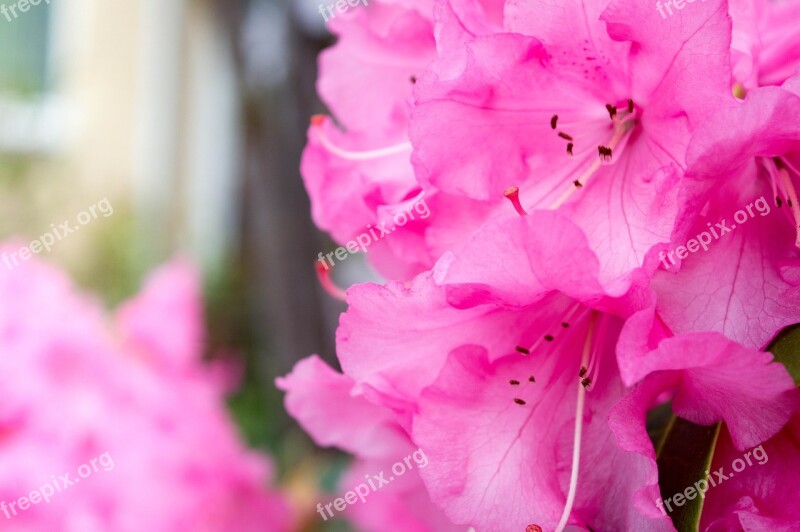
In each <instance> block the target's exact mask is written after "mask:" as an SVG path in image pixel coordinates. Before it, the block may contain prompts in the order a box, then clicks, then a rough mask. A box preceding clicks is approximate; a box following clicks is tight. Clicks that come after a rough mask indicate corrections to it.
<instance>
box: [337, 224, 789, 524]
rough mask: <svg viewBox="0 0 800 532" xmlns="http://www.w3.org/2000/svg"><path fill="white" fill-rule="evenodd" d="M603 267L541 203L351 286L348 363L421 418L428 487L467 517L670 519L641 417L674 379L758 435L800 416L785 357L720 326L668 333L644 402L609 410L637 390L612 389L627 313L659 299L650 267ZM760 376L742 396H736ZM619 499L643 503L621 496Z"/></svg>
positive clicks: (489, 520)
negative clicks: (635, 273)
mask: <svg viewBox="0 0 800 532" xmlns="http://www.w3.org/2000/svg"><path fill="white" fill-rule="evenodd" d="M599 271H600V263H599V260H598V258H597V257H596V256H594V255H593V253H592V252H591V250H590V248H589V245H588V241H587V239H586V237H585V236H584V235H583V234H582V233H581V231H580V230H579V229H578V228H577V227H575V226H574V225H573V224H572V223H571V222H569V221H568V220H567V219H565V218H564V217H563V215H559V214H556V213H548V212H536V213H533V214H531V215H530V216H527V217H525V218H519V219H516V220H514V221H512V222H507V221H502V222H496V223H489V224H487V225H486V226H484V227H483V228H482V229H481V230H480V231H479V232H478V233H477V234H476V235H475V236H474V237H473V239H472V240H471V241H470V242H469V243H468V244H467V245H466V246H465V247H464V249H463V250H462V252H461V253H460V254H459V255H457V256H453V255H446V256H445V257H444V258H443V259H442V260H441V261H440V262H439V264H438V265H437V268H436V269H435V270H434V271H433V272H432V273H430V274H424V275H421V276H419V277H417V278H416V279H414V281H413V282H412V283H411V284H410V286H408V287H407V288H406V287H404V286H402V285H401V284H400V283H390V284H389V285H387V287H377V286H372V285H365V286H359V287H354V288H352V289H350V291H349V294H348V295H349V298H348V299H349V302H350V305H351V308H350V310H348V312H347V314H345V315H344V316H343V318H342V321H341V327H340V331H339V335H338V350H339V355H340V359H341V361H342V366H343V368H344V370H345V373H346V374H348V375H349V376H351V377H352V378H353V379H354V380H355V381H356V383H357V386H358V387H359V388H360V389H364V390H365V393H366V392H367V391H369V394H368V396H369V397H370V398H371V399H372V400H374V401H379V402H380V403H381V404H384V405H386V406H387V407H390V408H392V409H393V410H395V411H397V412H398V413H399V414H400V416H401V417H400V419H401V421H402V422H403V425H404V426H406V427H410V428H411V434H412V438H413V440H414V442H415V443H416V444H418V445H420V447H421V448H422V449H423V450H424V451H425V452H426V453H427V455H428V456H429V457H430V466H429V467H427V468H426V469H425V470H423V471H422V476H423V479H424V480H425V483H426V485H427V487H428V490H429V492H430V494H431V497H432V498H433V500H434V502H436V503H437V504H439V505H440V506H442V508H443V509H444V510H445V512H446V513H447V515H448V517H449V518H450V519H452V520H453V521H454V522H456V523H461V524H465V525H466V524H468V525H471V526H474V527H476V528H477V529H480V530H490V531H492V530H497V531H501V530H513V529H524V527H525V526H526V525H527V524H537V525H539V526H542V527H544V528H545V529H553V528H556V529H558V530H563V527H564V525H566V524H567V523H571V524H580V525H583V526H591V527H592V528H594V529H601V530H607V529H611V530H619V529H636V530H640V529H647V530H650V529H654V530H655V529H662V528H663V529H670V527H671V524H670V523H669V521H668V519H666V518H665V516H663V515H662V514H661V513H660V512H659V511H658V510H657V509H656V507H655V506H654V505H653V504H652V501H653V500H654V499H655V498H656V497H657V494H658V489H657V470H656V466H655V455H654V451H653V449H652V445H651V444H650V443H649V439H648V438H647V435H646V432H645V430H644V417H645V414H646V412H647V407H648V406H652V405H653V404H654V402H655V399H656V398H660V397H663V395H662V394H664V393H668V394H669V395H670V396H673V397H674V401H675V405H676V407H675V408H676V411H677V412H679V413H680V414H681V415H684V416H686V417H688V418H689V419H693V420H695V421H697V422H700V423H706V424H707V423H713V422H716V421H720V420H725V421H726V422H728V423H729V426H730V427H731V431H732V434H734V437H735V438H736V441H737V442H739V443H744V444H751V443H757V442H758V441H762V440H763V439H766V438H768V437H770V436H771V435H773V434H775V433H776V432H777V431H778V430H780V428H781V426H782V425H783V424H784V423H785V422H786V421H787V419H788V417H789V415H790V413H791V411H792V410H793V408H794V407H795V405H796V397H795V395H794V392H795V390H794V386H793V383H792V382H791V379H790V378H789V376H788V374H787V373H786V370H785V369H784V368H783V367H782V366H780V365H778V364H769V361H770V360H771V356H769V355H765V354H764V353H760V352H758V351H756V350H754V349H748V348H744V347H741V346H736V345H735V344H734V343H733V342H731V341H730V340H726V339H725V338H723V337H722V336H719V335H718V336H713V337H712V336H708V337H705V336H697V337H681V338H675V339H670V340H664V341H663V342H661V343H660V345H658V346H657V348H656V349H655V350H654V351H651V352H650V356H651V359H650V360H649V361H650V365H649V366H647V367H644V368H643V369H642V371H641V375H638V376H637V379H636V380H638V379H641V378H643V377H645V376H647V375H648V374H651V375H650V376H649V377H647V380H645V381H644V383H643V384H642V385H641V387H640V388H637V389H636V391H634V393H635V394H637V397H639V399H636V400H630V402H631V404H632V405H634V406H635V407H636V408H638V409H640V410H639V411H637V414H636V415H635V416H634V415H626V416H622V417H617V418H614V417H613V416H612V417H611V418H609V416H610V415H612V412H613V410H614V409H615V408H631V407H625V406H620V407H617V406H615V405H617V404H618V403H619V404H624V403H620V401H621V400H623V398H624V397H626V394H628V388H627V387H626V383H625V381H624V379H623V378H622V376H621V375H620V373H619V370H618V369H617V360H616V357H615V345H616V343H617V338H618V334H619V331H620V328H621V327H622V325H623V323H624V321H625V318H626V317H628V316H630V315H631V314H632V313H633V312H634V311H635V310H636V309H637V308H640V306H642V305H647V304H652V300H651V299H649V296H648V291H647V289H646V279H637V280H636V281H635V282H634V283H632V284H629V285H627V286H622V285H621V284H620V283H619V282H615V283H614V284H610V285H605V286H604V285H603V283H602V282H601V280H600V278H599ZM631 327H635V328H636V329H635V330H636V331H637V333H638V334H640V335H645V334H646V333H647V331H648V329H646V327H645V326H644V325H642V324H637V323H634V324H633V325H631ZM629 328H630V327H629ZM629 334H633V333H629ZM714 345H717V346H718V348H711V349H710V350H709V346H714ZM744 367H747V368H748V371H747V372H745V371H743V369H742V368H744ZM754 379H755V380H757V382H758V387H757V388H758V389H757V390H756V391H754V392H753V393H751V394H749V395H746V396H742V401H743V402H742V403H741V404H740V403H738V402H736V401H734V400H729V398H732V397H736V396H737V395H739V394H740V393H741V389H742V388H743V387H745V386H747V383H749V382H753V380H754ZM634 383H635V380H634ZM630 384H632V383H630ZM745 406H746V408H745ZM576 441H577V442H578V443H577V444H575V443H574V442H576ZM645 443H646V444H645ZM588 464H592V466H589V465H588ZM598 464H609V466H608V467H598ZM610 494H613V495H610ZM620 494H623V495H620ZM620 500H625V501H629V500H632V501H633V504H632V505H631V506H629V507H626V508H625V509H624V511H621V510H620V507H619V501H620Z"/></svg>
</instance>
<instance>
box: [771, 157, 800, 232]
mask: <svg viewBox="0 0 800 532" xmlns="http://www.w3.org/2000/svg"><path fill="white" fill-rule="evenodd" d="M776 166H777V167H778V176H779V177H780V180H781V184H782V185H783V188H784V189H785V190H786V195H787V196H788V197H787V198H786V205H788V206H789V208H791V209H792V215H793V216H794V221H795V233H796V235H797V236H796V237H795V241H794V245H795V246H797V247H800V204H798V201H797V191H796V190H795V188H794V184H793V183H792V178H791V177H790V176H789V172H788V171H787V170H786V167H785V166H784V165H783V164H782V162H781V161H780V160H777V161H776Z"/></svg>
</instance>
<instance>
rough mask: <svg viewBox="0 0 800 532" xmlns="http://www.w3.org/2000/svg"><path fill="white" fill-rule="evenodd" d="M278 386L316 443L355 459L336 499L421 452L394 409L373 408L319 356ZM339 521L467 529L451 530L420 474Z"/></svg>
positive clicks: (368, 526)
mask: <svg viewBox="0 0 800 532" xmlns="http://www.w3.org/2000/svg"><path fill="white" fill-rule="evenodd" d="M277 384H278V387H279V388H280V389H282V390H284V391H285V392H286V410H287V411H288V412H289V413H290V414H291V415H292V416H293V417H294V418H295V419H296V420H297V421H298V422H300V424H301V425H302V426H303V428H304V429H305V430H306V431H308V433H309V434H310V435H311V436H312V437H313V438H314V440H315V441H316V443H317V444H319V445H321V446H323V447H337V448H339V449H342V450H343V451H346V452H348V453H351V454H353V455H354V456H355V457H356V462H355V463H354V464H353V465H352V466H351V468H350V470H349V471H348V472H347V474H346V475H345V476H344V477H343V478H342V480H341V481H340V483H339V487H340V490H341V492H342V493H337V495H341V494H343V493H344V492H345V491H347V490H352V489H353V488H355V486H357V485H359V484H362V483H365V479H372V477H373V475H377V474H379V473H380V472H382V471H386V472H388V471H390V470H391V467H392V465H393V463H395V462H397V461H402V460H403V458H404V457H406V456H408V455H410V454H412V453H413V452H414V451H415V450H416V447H414V446H413V444H412V443H411V440H410V439H409V437H408V435H407V434H406V432H405V431H404V430H403V429H402V428H401V427H400V425H399V424H398V423H397V422H396V421H395V420H394V414H393V413H392V412H391V410H389V409H387V408H384V407H381V406H378V405H375V404H371V403H370V402H369V401H367V399H366V398H365V397H364V396H363V395H360V394H358V393H356V391H355V390H354V383H353V381H352V379H350V378H348V377H346V376H344V375H340V374H337V373H336V372H335V371H333V370H332V369H331V368H330V367H328V366H327V365H326V364H325V363H324V362H322V360H320V359H319V358H317V357H316V356H313V357H310V358H307V359H304V360H301V361H300V362H298V363H297V365H296V366H295V368H294V370H293V371H292V373H290V374H289V375H287V376H286V377H283V378H281V379H278V381H277ZM412 463H413V462H412ZM387 474H388V473H387ZM365 485H367V484H365ZM362 492H363V490H362ZM331 498H333V496H331ZM324 502H327V500H326V501H324ZM318 511H320V514H321V515H320V519H324V520H327V519H330V518H331V517H330V514H329V513H326V510H325V509H324V508H322V509H321V510H319V508H318ZM340 517H341V518H344V519H350V520H352V521H353V522H354V523H356V524H357V525H358V526H359V529H360V530H365V531H375V532H382V531H383V530H385V529H386V525H387V523H391V524H392V526H393V527H396V528H397V529H398V530H403V531H408V532H425V531H430V532H440V531H441V532H444V531H447V530H454V531H455V530H464V528H463V527H456V526H454V525H452V524H451V523H450V522H449V521H448V520H447V519H446V518H445V517H444V515H443V514H442V513H441V511H440V510H439V509H438V508H436V507H435V506H434V505H433V503H431V501H430V498H429V497H428V494H427V491H426V490H425V486H424V485H423V484H422V480H421V478H420V476H419V472H418V470H411V471H408V472H406V473H405V474H404V475H403V476H402V477H401V478H397V479H396V480H392V481H391V482H390V483H389V484H388V485H386V486H380V490H378V491H373V490H370V493H369V494H368V495H367V496H365V498H364V500H363V501H361V500H358V501H357V502H356V503H355V504H353V505H351V506H349V507H348V508H347V509H346V511H345V512H344V513H342V514H341V516H340Z"/></svg>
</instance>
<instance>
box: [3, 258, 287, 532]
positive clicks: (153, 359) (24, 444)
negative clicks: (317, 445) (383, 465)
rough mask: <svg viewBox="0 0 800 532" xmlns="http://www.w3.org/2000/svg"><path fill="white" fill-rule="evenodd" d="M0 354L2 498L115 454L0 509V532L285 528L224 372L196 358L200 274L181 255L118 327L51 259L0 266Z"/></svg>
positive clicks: (268, 472)
mask: <svg viewBox="0 0 800 532" xmlns="http://www.w3.org/2000/svg"><path fill="white" fill-rule="evenodd" d="M0 352H2V356H0V390H2V391H0V395H1V396H2V400H1V401H0V433H1V434H2V436H0V501H5V502H6V503H10V502H12V501H15V500H17V499H18V498H19V497H22V496H27V495H28V494H29V493H30V492H31V491H33V490H36V489H38V488H40V487H41V486H43V485H45V484H48V483H50V482H52V481H53V478H54V477H59V476H61V475H63V474H64V473H70V476H71V477H72V478H73V479H74V478H75V477H76V475H75V471H76V469H77V468H79V467H80V466H81V465H82V464H85V463H88V462H89V460H90V459H92V458H95V457H97V456H100V455H103V454H104V453H107V454H108V456H110V457H111V458H112V459H113V468H112V469H110V470H108V471H98V472H95V473H94V474H93V475H92V476H91V477H90V478H86V479H82V482H81V483H80V484H79V485H78V484H77V483H76V485H73V486H70V487H69V488H68V489H67V490H65V491H63V492H60V493H56V494H55V495H54V496H53V497H52V499H51V501H50V502H49V503H45V502H40V503H39V504H37V505H34V506H31V507H30V508H28V509H27V510H25V511H22V512H18V515H16V516H15V515H11V514H10V516H9V517H6V515H4V514H0V529H11V530H23V531H48V532H49V531H52V530H63V531H76V532H77V531H80V532H91V531H98V532H99V531H103V532H106V531H119V532H127V531H131V532H133V531H140V530H151V531H155V532H159V531H163V532H168V531H169V532H172V531H174V530H193V531H208V532H218V531H222V530H252V531H255V530H275V531H285V530H288V529H289V523H290V514H289V510H288V507H287V504H286V502H285V501H284V500H283V499H282V497H280V496H278V495H277V494H275V493H273V492H272V491H271V490H270V489H269V487H268V482H269V481H270V479H271V477H272V468H271V465H270V463H269V461H268V460H267V459H266V457H264V456H261V455H259V454H257V453H255V452H253V451H248V450H247V449H246V448H245V447H244V446H243V444H242V443H241V442H240V441H239V439H238V437H237V435H236V427H235V426H234V425H233V423H232V422H231V420H230V417H229V415H228V414H227V412H226V410H225V406H224V393H223V392H224V386H223V380H224V379H222V378H220V376H221V375H222V373H220V372H218V371H214V370H213V368H209V367H207V365H205V364H204V363H203V362H202V361H201V355H202V352H203V333H202V321H201V301H200V294H199V281H198V279H197V276H196V274H195V273H194V271H193V270H192V268H191V267H189V266H188V265H187V264H185V263H183V262H175V263H173V264H171V265H169V266H167V267H165V268H163V269H161V270H160V271H158V272H157V273H156V274H155V275H154V276H153V277H152V278H151V280H150V281H149V282H148V284H147V287H146V288H145V290H144V291H143V293H142V294H141V295H140V296H138V297H137V298H135V299H134V300H132V301H130V302H128V303H127V304H125V305H124V306H123V308H122V309H121V310H120V312H119V315H118V319H117V327H116V331H114V327H112V322H111V321H109V320H107V318H106V317H105V316H104V314H103V312H102V309H101V307H100V305H99V303H98V302H97V301H96V300H94V299H92V298H89V297H86V296H84V295H82V294H80V293H78V292H77V291H76V289H75V288H74V287H73V286H72V284H71V283H70V281H69V280H68V279H67V278H66V277H65V276H64V275H63V274H62V273H60V272H58V271H57V270H55V269H54V268H52V267H50V266H47V265H44V264H42V263H40V262H38V261H33V260H32V261H29V262H27V263H26V264H25V265H24V267H19V268H16V269H14V270H13V271H11V272H9V271H7V270H5V269H3V268H0Z"/></svg>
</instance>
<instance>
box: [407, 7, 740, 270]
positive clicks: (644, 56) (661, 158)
mask: <svg viewBox="0 0 800 532" xmlns="http://www.w3.org/2000/svg"><path fill="white" fill-rule="evenodd" d="M454 4H455V5H461V2H456V1H455V0H454V1H452V2H443V8H442V9H443V10H444V11H445V13H446V12H447V9H448V7H449V6H452V5H454ZM603 5H604V4H603V3H602V2H578V1H570V2H566V3H564V2H561V3H539V2H536V3H532V2H522V1H513V0H511V1H509V2H508V3H507V4H506V7H505V31H506V33H494V34H488V35H480V36H477V37H475V38H474V39H473V40H471V41H468V44H467V45H466V59H465V58H464V53H463V52H462V53H456V54H453V57H449V56H442V57H440V58H439V59H438V63H439V64H437V66H436V68H435V69H433V70H434V72H447V73H448V74H452V72H453V71H454V70H455V71H458V70H459V68H458V67H460V66H461V65H462V64H463V69H461V71H460V72H459V73H458V75H449V76H441V75H435V74H433V73H432V74H430V75H428V76H425V77H424V78H422V79H421V80H420V82H419V83H418V84H417V86H416V88H415V96H416V102H417V103H416V106H415V108H414V112H413V114H412V122H411V126H410V132H411V140H412V142H413V144H414V154H413V159H412V161H413V162H414V164H415V169H416V172H417V177H418V179H419V180H420V181H421V182H422V183H423V184H426V183H430V184H431V185H432V186H433V187H434V188H436V189H438V190H440V191H442V192H446V193H450V194H456V195H466V196H468V197H470V198H473V199H475V200H480V201H485V202H491V203H493V204H494V205H495V206H498V205H501V207H500V208H506V206H505V205H502V203H501V202H503V201H504V200H503V197H502V196H503V193H504V191H506V190H507V189H508V188H509V187H511V186H518V187H519V190H520V199H521V203H522V205H523V206H524V207H525V208H558V207H561V208H562V210H564V212H565V213H567V214H569V216H570V217H571V218H572V219H573V220H574V221H575V222H576V223H577V224H578V225H579V226H580V227H582V228H583V229H584V231H585V232H586V234H587V236H588V237H589V240H590V243H591V245H592V248H593V249H594V250H595V251H596V253H597V254H598V256H599V257H600V260H601V267H602V269H601V276H602V278H603V279H604V280H609V279H613V278H615V277H619V276H623V275H628V274H629V273H630V272H631V271H632V270H633V269H635V268H638V267H641V266H642V265H644V264H645V263H646V260H645V259H646V256H647V254H648V252H649V251H650V250H651V248H652V247H653V246H655V245H656V244H659V243H662V242H667V241H668V239H669V235H670V233H671V231H672V227H673V224H674V222H675V216H676V212H677V203H676V194H675V185H676V184H677V183H678V181H679V180H680V178H681V176H682V175H683V173H684V171H685V161H684V151H685V149H686V146H687V144H688V140H689V137H690V134H691V132H692V131H693V130H694V128H695V127H697V125H698V124H699V122H700V121H701V120H702V119H703V118H704V117H705V116H706V114H707V113H708V111H709V108H711V107H713V106H714V105H715V104H716V103H717V102H720V101H722V100H724V99H728V98H730V97H731V96H730V69H729V63H730V21H729V19H728V16H727V13H726V9H725V7H726V4H725V3H724V2H722V1H720V0H717V1H711V0H710V1H707V2H702V3H698V4H695V5H694V6H693V8H694V11H693V15H692V16H691V17H682V18H680V19H678V18H677V17H676V18H674V19H670V20H664V19H662V17H661V16H659V14H658V12H657V10H656V9H654V8H653V6H652V5H651V4H643V3H637V2H628V1H622V0H619V1H613V2H611V3H610V5H609V6H608V7H607V8H606V9H605V10H604V9H603ZM453 9H455V8H453ZM443 17H444V15H443ZM451 20H459V19H458V18H456V17H444V18H443V22H442V23H441V24H442V27H441V28H440V29H439V30H438V31H439V33H440V34H442V35H446V36H447V35H451V34H452V33H453V32H449V31H448V28H447V24H448V23H449V22H450V21H451ZM441 46H442V47H444V48H445V49H449V48H448V47H447V46H446V44H445V45H441ZM700 47H702V49H703V53H702V54H700V53H695V50H696V49H698V48H700ZM448 62H452V63H455V65H456V67H455V68H454V67H452V66H448ZM650 264H651V266H650V267H653V266H654V264H653V263H652V262H651V263H650Z"/></svg>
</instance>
